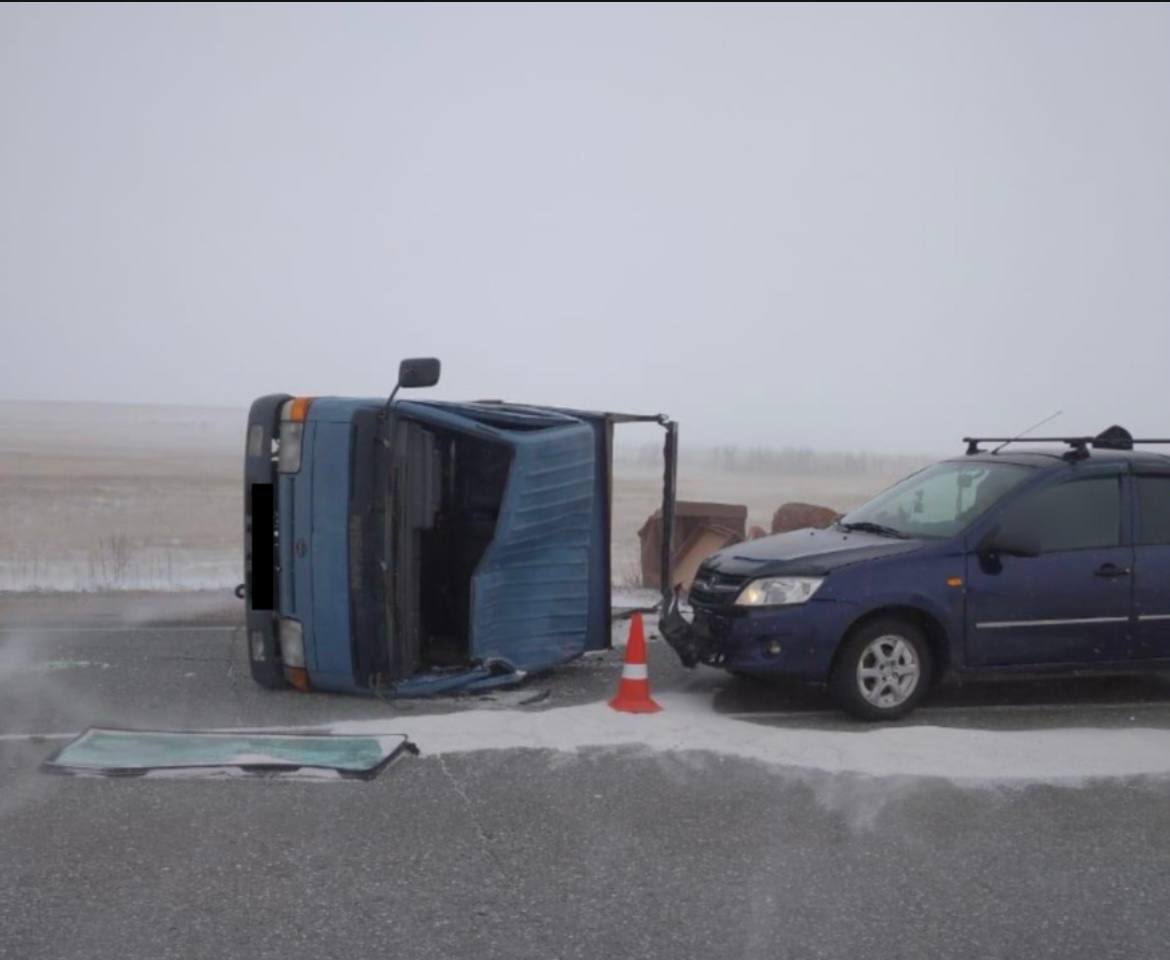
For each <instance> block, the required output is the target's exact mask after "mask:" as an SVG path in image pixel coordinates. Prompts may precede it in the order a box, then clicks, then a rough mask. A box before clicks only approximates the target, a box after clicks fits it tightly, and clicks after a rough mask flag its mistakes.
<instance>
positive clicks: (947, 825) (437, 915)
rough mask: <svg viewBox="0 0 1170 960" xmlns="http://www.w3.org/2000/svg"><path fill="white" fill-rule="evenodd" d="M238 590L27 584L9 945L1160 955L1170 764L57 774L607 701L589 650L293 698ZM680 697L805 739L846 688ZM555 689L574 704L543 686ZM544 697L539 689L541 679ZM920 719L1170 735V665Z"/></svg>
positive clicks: (597, 660) (734, 684) (722, 760)
mask: <svg viewBox="0 0 1170 960" xmlns="http://www.w3.org/2000/svg"><path fill="white" fill-rule="evenodd" d="M234 618H235V611H234V610H233V608H232V607H231V605H230V601H229V602H228V604H227V605H225V604H223V603H221V602H220V601H219V599H218V598H211V599H205V598H190V597H176V598H150V599H147V598H142V597H137V598H136V597H120V598H99V599H97V600H94V601H83V600H78V599H69V598H45V597H41V598H11V597H10V598H5V599H2V600H0V957H14V958H21V960H26V958H27V960H34V958H53V960H58V958H73V957H77V958H86V960H96V958H104V957H111V958H113V957H117V958H118V960H128V958H143V960H147V958H150V960H158V958H166V957H183V958H196V957H199V958H202V957H207V958H225V957H227V958H234V957H241V958H243V957H247V958H262V957H273V958H276V957H280V958H300V957H313V958H323V957H363V958H364V957H373V956H392V957H395V958H413V957H419V958H423V957H427V958H471V957H477V958H478V957H509V958H511V957H516V958H526V957H534V958H536V957H539V958H541V960H549V958H569V957H581V958H595V957H622V958H626V957H655V958H657V957H661V958H671V960H676V958H685V957H718V958H722V957H728V958H731V957H793V958H819V957H832V958H837V957H841V958H845V957H849V958H855V957H867V958H879V960H882V958H898V960H903V958H916V957H922V958H931V960H939V958H947V957H964V958H967V957H976V956H979V957H1027V958H1029V960H1037V958H1047V957H1052V958H1061V960H1069V958H1081V957H1084V958H1094V960H1097V958H1110V957H1118V958H1122V957H1124V958H1146V957H1148V958H1160V957H1164V956H1166V955H1167V944H1170V919H1168V918H1167V915H1166V909H1165V908H1166V905H1167V903H1168V902H1170V869H1168V868H1170V839H1168V838H1170V803H1168V801H1170V783H1168V782H1167V781H1166V780H1164V779H1133V780H1107V781H1094V782H1090V783H1087V784H1082V785H1079V786H1051V785H1047V786H1046V785H1031V786H1029V785H1016V786H1012V787H1006V786H994V785H992V786H986V785H985V786H981V787H970V786H960V785H956V784H955V783H952V782H949V781H947V780H943V779H907V778H885V779H883V778H873V777H860V776H856V775H852V774H824V773H814V772H810V771H804V770H797V769H783V768H777V767H769V766H764V765H762V764H759V763H756V762H752V761H746V760H739V759H733V758H730V757H725V756H721V755H718V754H712V753H695V752H679V753H671V752H666V753H663V752H657V753H651V752H649V751H645V750H631V749H622V750H614V749H604V750H602V749H597V750H586V751H584V752H582V753H580V754H575V755H568V754H562V753H558V752H552V751H539V750H508V751H497V752H490V753H488V752H483V753H481V752H476V753H464V754H457V755H449V756H445V757H438V756H428V755H427V754H426V744H425V743H422V744H420V746H421V747H422V748H423V756H422V757H419V758H406V759H404V760H402V761H400V762H399V763H397V764H395V765H394V766H392V767H391V768H390V769H389V770H387V771H386V772H385V773H383V774H382V775H381V776H380V777H379V778H377V779H375V780H372V781H368V782H361V781H342V782H324V783H323V782H305V781H297V780H286V779H279V778H275V779H274V778H260V777H257V778H248V779H236V780H164V779H114V780H110V779H100V778H73V777H65V776H54V775H49V774H46V773H42V772H41V771H40V770H39V769H38V768H39V764H40V762H41V761H42V760H43V759H44V758H45V757H46V756H47V755H49V754H50V753H51V752H53V751H54V750H55V749H57V748H58V747H59V746H61V745H62V743H63V742H64V741H62V740H59V739H38V738H37V735H55V734H66V733H70V732H73V731H77V730H80V729H83V728H84V727H86V726H90V725H97V724H106V725H118V726H148V727H149V726H154V727H165V728H183V727H200V728H206V727H226V726H236V725H253V724H254V725H264V726H282V725H298V726H302V725H314V724H324V723H327V722H330V721H335V720H340V719H358V718H369V717H383V716H392V717H395V718H398V719H400V720H401V721H402V723H403V725H404V728H405V729H409V718H410V717H411V716H412V715H417V714H420V713H429V712H435V711H450V710H469V709H479V710H483V709H496V708H501V707H511V708H515V709H524V710H530V711H531V712H532V713H533V714H534V717H533V722H539V716H538V715H539V713H540V711H542V710H544V709H548V708H550V707H555V706H563V705H566V704H571V703H584V702H590V701H593V700H597V699H600V698H602V697H604V696H607V695H608V694H609V692H610V690H611V688H612V685H613V683H614V680H615V677H616V674H617V671H618V666H619V658H618V656H617V655H615V654H609V655H602V656H596V657H590V658H588V659H585V660H582V661H578V662H577V663H575V664H572V665H570V666H568V667H565V668H563V669H561V670H559V671H556V672H555V673H552V674H549V675H547V676H544V677H538V678H534V679H533V680H531V681H530V682H529V683H528V684H527V685H526V686H525V687H524V688H522V689H521V690H520V691H515V692H507V693H501V694H499V695H497V696H496V697H495V698H476V699H448V700H444V701H440V702H431V703H414V704H400V705H397V706H390V705H387V704H384V703H381V702H378V701H370V700H362V699H355V698H343V697H333V696H327V695H309V696H302V695H298V694H294V693H271V692H265V691H262V690H259V689H257V688H255V687H254V686H253V685H252V683H251V681H250V680H249V679H248V676H247V666H246V663H245V662H244V660H243V658H242V652H243V648H242V642H241V641H240V639H239V637H238V635H237V633H236V626H235V620H234ZM650 659H651V667H650V669H651V677H652V681H653V683H654V685H655V689H656V690H674V691H678V692H682V693H689V694H690V695H693V696H694V697H696V698H701V700H702V702H704V703H707V704H709V707H710V709H711V710H712V711H713V712H718V713H723V714H727V715H730V716H734V717H736V718H738V719H742V720H743V721H744V722H745V723H758V724H767V725H770V726H774V727H775V728H776V735H777V736H778V737H782V736H785V735H786V732H789V731H791V730H796V729H804V728H810V727H813V728H818V729H851V728H852V727H851V725H850V722H849V721H847V720H844V719H842V718H840V717H839V716H838V715H837V714H836V713H835V712H833V711H832V710H831V708H830V707H829V705H828V704H827V702H826V701H825V700H824V698H823V696H822V695H821V694H819V693H818V692H816V691H806V690H796V689H784V688H776V687H771V686H766V685H760V684H756V683H753V682H750V681H742V680H736V679H733V678H724V677H722V675H719V674H715V673H714V672H711V671H701V672H698V673H696V672H688V671H684V670H682V669H681V668H680V667H678V666H677V665H676V664H674V663H673V662H672V660H671V656H670V654H669V651H668V650H666V649H665V648H663V647H662V645H661V644H655V643H652V644H651V646H650ZM546 693H547V696H544V694H546ZM537 696H539V697H540V700H539V702H536V703H532V704H530V705H527V706H525V705H523V701H525V700H528V699H530V698H535V697H537ZM906 722H907V723H929V724H931V725H936V726H938V725H942V726H955V727H974V728H995V729H1014V730H1023V731H1027V730H1032V729H1041V728H1051V727H1116V726H1124V725H1138V726H1143V727H1159V728H1164V729H1170V684H1168V683H1167V682H1166V681H1165V680H1163V679H1160V678H1146V679H1137V680H1132V679H1131V680H1108V681H1101V680H1081V681H1065V682H1060V683H1056V682H1048V683H1030V684H1024V685H1019V684H1017V685H1011V686H1008V685H989V686H983V685H980V686H978V687H966V688H962V689H957V690H955V689H951V690H944V691H941V692H939V693H938V694H936V695H935V696H934V697H933V698H932V699H931V701H930V702H929V703H928V704H927V705H926V706H925V707H924V708H923V709H922V710H921V711H920V712H919V713H918V714H916V715H915V717H914V718H913V719H912V720H910V721H906Z"/></svg>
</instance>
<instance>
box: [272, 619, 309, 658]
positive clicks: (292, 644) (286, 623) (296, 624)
mask: <svg viewBox="0 0 1170 960" xmlns="http://www.w3.org/2000/svg"><path fill="white" fill-rule="evenodd" d="M276 635H277V636H278V637H279V638H280V659H281V661H282V662H283V663H284V665H285V666H286V667H303V666H304V665H305V628H304V627H303V626H301V621H300V620H293V619H292V617H281V618H280V619H279V620H277V621H276Z"/></svg>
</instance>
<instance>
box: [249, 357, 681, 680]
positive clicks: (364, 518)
mask: <svg viewBox="0 0 1170 960" xmlns="http://www.w3.org/2000/svg"><path fill="white" fill-rule="evenodd" d="M428 364H433V367H431V366H428ZM437 379H438V362H437V361H404V363H403V368H402V373H401V374H400V385H402V386H429V385H431V384H432V383H434V382H435V381H436V380H437ZM395 393H397V388H396V391H395ZM629 420H647V421H655V422H659V423H661V424H662V425H663V426H664V427H665V428H667V437H668V445H669V444H672V443H673V440H674V436H675V427H674V424H673V423H671V422H670V421H668V420H667V419H666V418H664V417H661V416H658V415H653V416H637V415H633V416H631V415H622V414H613V413H597V412H588V411H573V410H562V409H555V408H551V407H542V406H530V405H523V404H511V403H503V402H498V401H490V402H475V403H449V402H442V401H413V400H411V401H403V400H396V399H395V398H394V395H393V394H392V395H391V398H390V399H389V400H387V399H385V398H349V397H313V398H306V397H291V396H288V395H284V394H277V395H270V396H265V397H261V398H259V399H258V400H256V401H255V402H254V403H253V404H252V407H251V410H250V412H249V416H248V428H247V449H246V459H245V464H246V468H245V490H244V499H245V516H244V524H245V591H244V592H245V600H246V603H247V620H248V649H249V659H250V663H251V668H252V676H253V678H254V679H255V680H256V681H257V682H258V683H260V684H262V685H264V686H267V687H283V686H285V685H291V686H293V687H295V688H297V689H300V690H308V689H310V688H312V689H318V690H330V691H335V692H344V693H378V694H380V695H388V696H404V697H405V696H419V695H426V694H433V693H440V692H447V691H454V690H481V689H485V688H488V687H493V686H497V685H500V684H506V683H514V682H516V681H517V680H518V679H520V678H522V677H523V676H524V675H526V674H527V673H529V672H531V671H534V670H541V669H546V668H548V667H551V666H554V665H556V664H559V663H563V662H566V661H568V660H571V659H573V658H574V657H577V656H579V655H580V654H582V653H584V652H585V651H586V650H598V649H604V648H606V647H608V646H609V644H610V599H611V598H610V550H609V546H610V533H609V524H610V465H611V459H612V457H611V453H612V436H613V428H614V425H615V424H616V423H619V422H626V421H629ZM665 486H666V489H665V491H664V497H669V499H670V501H671V505H673V485H672V484H667V485H665ZM665 506H666V504H665V503H664V507H665Z"/></svg>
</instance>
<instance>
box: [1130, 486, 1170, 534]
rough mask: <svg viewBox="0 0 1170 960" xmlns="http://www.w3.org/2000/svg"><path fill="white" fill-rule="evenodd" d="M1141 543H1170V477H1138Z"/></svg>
mask: <svg viewBox="0 0 1170 960" xmlns="http://www.w3.org/2000/svg"><path fill="white" fill-rule="evenodd" d="M1136 479H1137V498H1138V534H1137V542H1138V543H1141V544H1155V543H1170V477H1137V478H1136Z"/></svg>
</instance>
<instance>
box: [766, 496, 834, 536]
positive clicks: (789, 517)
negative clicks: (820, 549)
mask: <svg viewBox="0 0 1170 960" xmlns="http://www.w3.org/2000/svg"><path fill="white" fill-rule="evenodd" d="M840 516H842V514H840V513H838V512H837V511H836V510H831V509H829V508H828V507H821V506H817V505H816V504H815V503H786V504H784V505H783V506H782V507H780V508H779V509H778V510H777V511H776V512H775V513H774V514H772V532H773V533H787V532H788V531H789V530H804V529H806V528H807V527H815V528H816V529H818V530H819V529H821V528H823V527H827V526H828V525H829V524H830V523H832V522H833V521H834V520H836V519H837V518H838V517H840Z"/></svg>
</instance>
